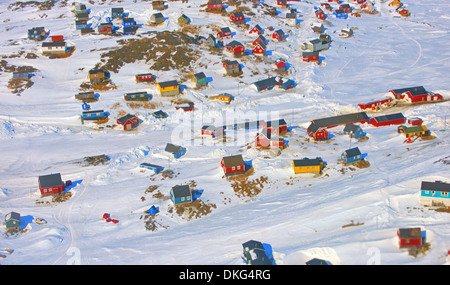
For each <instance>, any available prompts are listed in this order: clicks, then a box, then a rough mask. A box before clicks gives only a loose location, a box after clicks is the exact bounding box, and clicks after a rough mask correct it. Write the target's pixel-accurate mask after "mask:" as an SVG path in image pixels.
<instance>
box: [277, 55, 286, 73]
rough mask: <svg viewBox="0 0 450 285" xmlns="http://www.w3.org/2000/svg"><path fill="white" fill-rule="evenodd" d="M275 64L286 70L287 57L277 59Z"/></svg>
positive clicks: (278, 67)
mask: <svg viewBox="0 0 450 285" xmlns="http://www.w3.org/2000/svg"><path fill="white" fill-rule="evenodd" d="M274 64H275V67H276V69H278V70H283V71H284V70H286V60H285V59H282V58H279V59H277V60H276V61H275V63H274Z"/></svg>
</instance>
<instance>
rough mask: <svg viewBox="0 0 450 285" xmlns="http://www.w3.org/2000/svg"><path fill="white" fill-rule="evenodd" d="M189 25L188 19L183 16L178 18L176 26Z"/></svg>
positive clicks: (189, 20)
mask: <svg viewBox="0 0 450 285" xmlns="http://www.w3.org/2000/svg"><path fill="white" fill-rule="evenodd" d="M190 23H191V19H189V17H188V16H186V15H185V14H183V15H181V16H180V17H179V18H178V24H179V25H187V24H190Z"/></svg>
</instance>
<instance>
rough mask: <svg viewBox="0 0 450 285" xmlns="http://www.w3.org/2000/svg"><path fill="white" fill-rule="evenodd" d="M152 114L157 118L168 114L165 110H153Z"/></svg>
mask: <svg viewBox="0 0 450 285" xmlns="http://www.w3.org/2000/svg"><path fill="white" fill-rule="evenodd" d="M152 116H153V117H155V118H157V119H164V118H167V117H168V116H169V115H168V114H167V113H166V112H164V111H163V110H159V111H155V112H153V113H152Z"/></svg>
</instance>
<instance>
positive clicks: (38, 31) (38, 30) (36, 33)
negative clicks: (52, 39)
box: [27, 27, 49, 41]
mask: <svg viewBox="0 0 450 285" xmlns="http://www.w3.org/2000/svg"><path fill="white" fill-rule="evenodd" d="M48 35H49V31H46V30H45V28H44V27H34V28H31V29H29V30H28V33H27V36H28V39H29V40H35V41H41V40H44V39H45V38H47V37H48Z"/></svg>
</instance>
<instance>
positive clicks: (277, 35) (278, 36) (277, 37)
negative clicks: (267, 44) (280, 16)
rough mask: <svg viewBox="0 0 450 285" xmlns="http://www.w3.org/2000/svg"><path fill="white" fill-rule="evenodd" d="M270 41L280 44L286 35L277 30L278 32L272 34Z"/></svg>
mask: <svg viewBox="0 0 450 285" xmlns="http://www.w3.org/2000/svg"><path fill="white" fill-rule="evenodd" d="M272 39H273V40H274V41H278V42H282V41H284V40H285V39H286V35H285V33H284V32H283V30H281V29H279V30H276V31H275V32H273V34H272Z"/></svg>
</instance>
